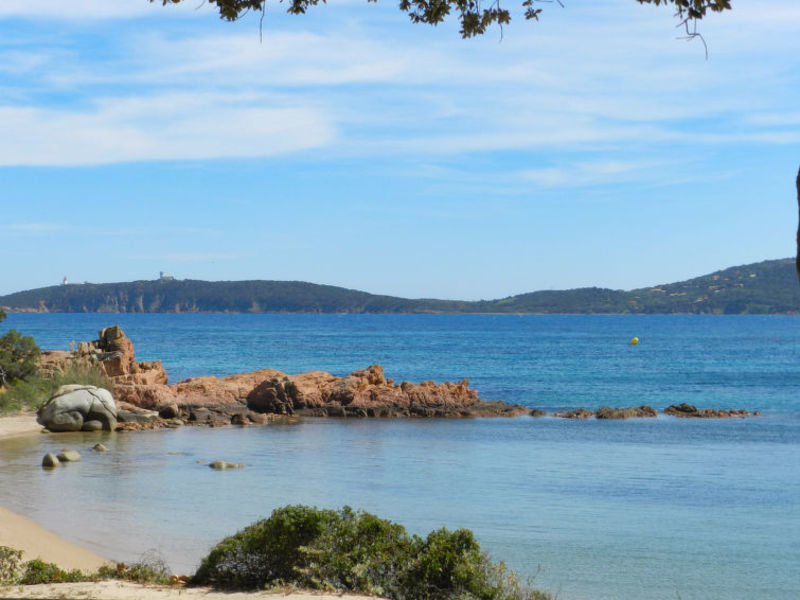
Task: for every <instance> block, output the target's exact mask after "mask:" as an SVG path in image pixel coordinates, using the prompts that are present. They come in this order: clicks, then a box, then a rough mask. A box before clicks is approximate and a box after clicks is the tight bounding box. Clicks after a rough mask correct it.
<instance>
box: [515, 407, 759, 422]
mask: <svg viewBox="0 0 800 600" xmlns="http://www.w3.org/2000/svg"><path fill="white" fill-rule="evenodd" d="M663 413H664V414H666V415H672V416H674V417H696V418H703V419H724V418H728V417H758V416H761V413H760V412H758V411H756V412H752V413H751V412H749V411H746V410H736V409H732V410H714V409H711V408H706V409H703V410H699V409H698V408H697V407H696V406H692V405H691V404H680V405H677V406H675V405H673V406H669V407H667V408H666V409H664V411H663ZM528 414H529V415H530V416H532V417H544V416H546V415H547V412H546V411H544V410H541V409H539V408H534V409H533V410H531V411H530V412H529V413H528ZM552 416H554V417H558V418H561V419H601V420H606V419H607V420H621V419H652V418H655V417H657V416H658V411H657V410H656V409H654V408H652V407H650V406H647V405H646V404H643V405H642V406H631V407H626V408H611V407H609V406H601V407H600V408H598V409H597V410H596V411H592V410H588V409H586V408H577V409H575V410H564V411H559V412H554V413H553V414H552Z"/></svg>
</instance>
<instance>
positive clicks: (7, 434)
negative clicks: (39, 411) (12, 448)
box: [0, 412, 43, 440]
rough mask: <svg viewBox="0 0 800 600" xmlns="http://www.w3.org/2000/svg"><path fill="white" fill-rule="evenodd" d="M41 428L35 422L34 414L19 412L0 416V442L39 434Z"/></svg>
mask: <svg viewBox="0 0 800 600" xmlns="http://www.w3.org/2000/svg"><path fill="white" fill-rule="evenodd" d="M42 429H43V428H42V426H41V425H40V424H39V423H37V422H36V413H32V412H21V413H16V414H12V415H0V440H8V439H11V438H17V437H24V436H28V435H35V434H37V433H41V431H42Z"/></svg>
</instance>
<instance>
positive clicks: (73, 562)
mask: <svg viewBox="0 0 800 600" xmlns="http://www.w3.org/2000/svg"><path fill="white" fill-rule="evenodd" d="M41 431H42V426H41V425H39V423H37V422H36V415H35V414H33V413H20V414H16V415H9V416H2V417H0V440H2V441H5V440H9V439H14V438H21V437H27V436H31V437H32V436H35V435H41ZM0 502H2V497H0ZM0 546H9V547H11V548H14V549H15V550H22V552H23V553H24V554H23V556H22V559H23V560H32V559H34V558H41V559H42V560H43V561H45V562H52V563H55V564H57V565H58V566H59V567H61V568H62V569H66V570H71V569H79V570H81V571H83V572H85V573H91V572H94V571H97V569H99V568H100V567H101V566H103V565H111V564H113V562H112V561H111V560H109V559H106V558H103V557H102V556H100V555H98V554H95V553H94V552H91V551H90V550H87V549H85V548H82V547H81V546H78V545H76V544H73V543H71V542H68V541H67V540H65V539H63V538H61V537H60V536H58V535H57V534H55V533H53V532H52V531H49V530H47V529H45V528H44V527H41V526H40V525H38V524H37V523H35V522H34V521H31V520H30V519H28V518H27V517H23V516H22V515H18V514H17V513H14V512H12V511H10V510H8V509H6V508H4V507H3V506H2V505H0Z"/></svg>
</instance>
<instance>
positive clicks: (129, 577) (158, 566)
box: [95, 550, 173, 585]
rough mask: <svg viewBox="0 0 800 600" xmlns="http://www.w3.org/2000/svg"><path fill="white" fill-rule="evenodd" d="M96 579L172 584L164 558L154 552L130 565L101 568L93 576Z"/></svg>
mask: <svg viewBox="0 0 800 600" xmlns="http://www.w3.org/2000/svg"><path fill="white" fill-rule="evenodd" d="M95 577H96V578H97V579H123V580H125V581H134V582H136V583H156V584H160V585H166V584H168V583H172V580H173V577H172V574H171V573H170V569H169V566H168V565H167V563H166V561H165V560H164V558H163V557H162V556H161V555H160V554H159V553H158V552H156V551H154V550H150V551H148V552H145V553H144V554H143V555H142V557H141V558H140V559H139V560H138V561H136V562H135V563H133V564H132V565H126V564H124V563H117V564H116V565H115V566H113V567H112V566H102V567H100V569H99V570H98V571H97V574H96V575H95Z"/></svg>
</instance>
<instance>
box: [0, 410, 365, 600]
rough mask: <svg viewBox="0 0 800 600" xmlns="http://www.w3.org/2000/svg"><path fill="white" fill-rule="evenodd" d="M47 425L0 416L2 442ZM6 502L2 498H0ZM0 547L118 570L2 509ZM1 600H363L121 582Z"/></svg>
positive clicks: (28, 556) (46, 588)
mask: <svg viewBox="0 0 800 600" xmlns="http://www.w3.org/2000/svg"><path fill="white" fill-rule="evenodd" d="M41 430H42V426H41V425H39V424H38V423H37V422H36V416H35V415H33V414H25V413H23V414H17V415H10V416H0V440H8V439H12V438H20V437H25V436H34V435H37V434H40V432H41ZM0 502H2V497H0ZM0 546H8V547H10V548H13V549H15V550H21V551H22V552H23V556H22V560H23V561H28V560H33V559H35V558H39V559H41V560H43V561H45V562H49V563H55V564H56V565H58V566H59V567H60V568H62V569H65V570H72V569H78V570H80V571H83V572H84V573H85V574H91V573H94V572H96V571H97V570H98V569H99V568H100V567H101V566H103V565H111V566H113V565H114V564H115V563H114V561H112V560H109V559H106V558H104V557H102V556H100V555H98V554H96V553H94V552H92V551H90V550H87V549H86V548H83V547H81V546H78V545H76V544H73V543H72V542H68V541H67V540H65V539H63V538H62V537H60V536H59V535H57V534H55V533H53V532H52V531H49V530H47V529H45V528H44V527H41V526H40V525H38V524H37V523H36V522H35V521H32V520H31V519H29V518H27V517H24V516H22V515H19V514H17V513H15V512H12V511H10V510H8V509H6V508H4V507H3V506H0ZM0 597H2V598H14V599H17V598H19V599H20V600H22V599H31V600H33V599H36V600H51V599H52V600H59V599H63V598H78V597H88V598H94V599H95V600H171V599H177V598H180V599H182V600H251V599H253V598H273V599H274V598H278V597H288V598H291V599H292V600H319V599H320V598H334V597H335V598H340V599H341V600H364V599H365V598H366V597H365V596H359V595H356V594H345V595H339V594H328V593H322V592H316V591H313V590H310V591H308V590H277V591H271V592H268V591H259V592H233V593H231V592H220V591H214V590H211V589H209V588H199V587H198V588H186V587H183V586H155V585H147V584H138V583H133V582H130V581H122V580H115V579H114V580H103V581H86V582H80V583H58V584H39V585H9V586H3V585H0Z"/></svg>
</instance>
